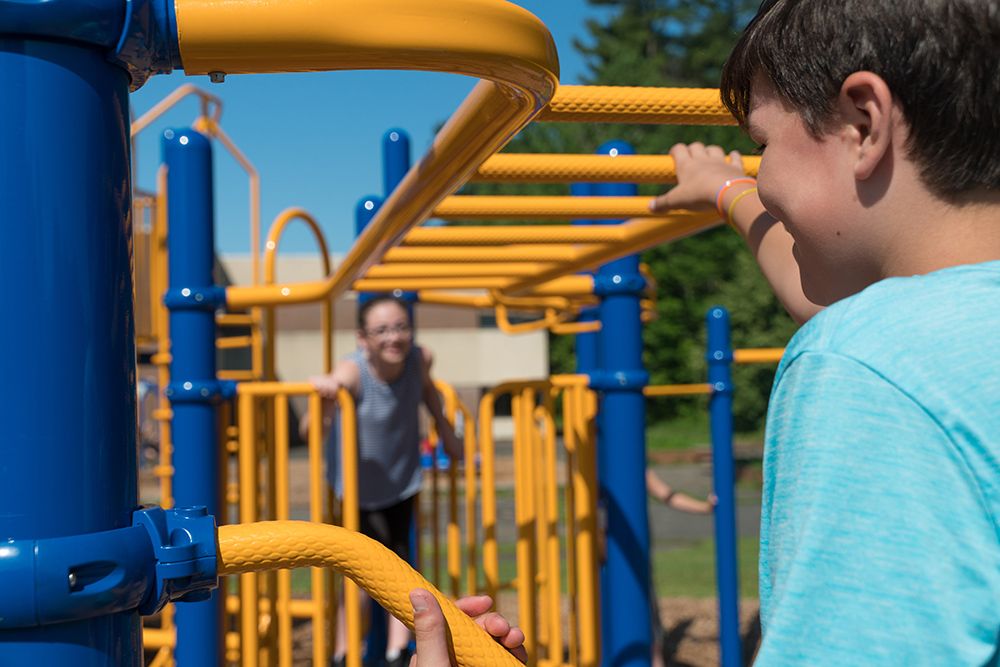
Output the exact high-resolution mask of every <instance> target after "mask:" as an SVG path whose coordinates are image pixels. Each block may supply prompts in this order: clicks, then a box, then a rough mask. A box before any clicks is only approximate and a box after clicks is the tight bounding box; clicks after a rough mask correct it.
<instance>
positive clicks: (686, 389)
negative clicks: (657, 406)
mask: <svg viewBox="0 0 1000 667" xmlns="http://www.w3.org/2000/svg"><path fill="white" fill-rule="evenodd" d="M711 393H712V385H710V384H704V383H701V384H659V385H649V386H646V387H643V388H642V395H643V396H648V397H654V396H696V395H699V394H711Z"/></svg>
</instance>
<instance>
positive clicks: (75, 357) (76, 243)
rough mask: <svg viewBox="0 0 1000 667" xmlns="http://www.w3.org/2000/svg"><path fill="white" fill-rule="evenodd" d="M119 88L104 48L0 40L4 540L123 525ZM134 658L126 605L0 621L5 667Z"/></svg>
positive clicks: (127, 362) (132, 380)
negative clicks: (5, 624)
mask: <svg viewBox="0 0 1000 667" xmlns="http://www.w3.org/2000/svg"><path fill="white" fill-rule="evenodd" d="M0 5H4V3H2V2H0ZM16 9H17V7H12V6H11V5H9V4H7V5H4V6H0V16H3V15H4V12H14V13H16ZM0 22H2V21H0ZM14 25H17V23H16V21H15V22H14ZM128 85H129V77H128V74H127V73H126V72H125V70H124V69H121V68H119V67H117V66H115V65H112V64H110V63H109V62H108V59H107V57H106V52H105V51H104V50H103V49H98V48H95V47H90V46H85V45H83V43H82V42H79V41H78V42H75V43H74V42H70V41H68V40H53V41H45V40H44V39H36V38H17V37H12V36H4V37H0V90H2V91H3V102H2V103H0V238H2V242H0V286H2V289H0V311H2V312H3V313H4V324H3V326H0V350H2V351H3V354H0V377H2V378H3V382H4V390H3V391H2V400H0V443H2V449H3V454H2V460H3V463H2V465H0V540H4V541H6V540H8V539H38V538H52V537H62V536H71V535H79V534H84V533H95V532H99V531H106V530H111V529H115V528H124V527H127V526H129V525H130V523H131V514H132V510H133V509H134V508H135V504H136V496H137V492H136V474H137V473H136V440H135V437H136V377H135V376H136V370H135V363H136V362H135V344H134V334H135V329H134V321H133V313H132V271H131V247H132V228H131V220H130V216H129V206H130V194H131V184H130V181H129V168H128V159H129V148H128V146H129V144H128V141H129V139H128V135H129V120H128V119H129V116H128ZM3 594H4V593H2V592H0V595H3ZM7 594H11V591H7ZM25 606H28V605H27V601H26V604H25ZM141 660H142V651H141V649H140V629H139V615H138V613H136V612H135V611H131V612H123V613H117V614H111V615H105V616H99V617H96V618H91V619H86V620H81V621H73V622H67V623H59V624H55V625H43V626H39V627H33V628H19V629H9V630H0V664H2V665H27V664H32V665H86V666H91V665H94V666H96V665H139V664H141Z"/></svg>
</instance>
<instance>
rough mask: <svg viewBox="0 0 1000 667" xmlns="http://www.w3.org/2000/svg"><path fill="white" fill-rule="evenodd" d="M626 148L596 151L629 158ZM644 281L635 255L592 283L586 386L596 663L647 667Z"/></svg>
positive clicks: (626, 190)
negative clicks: (593, 423)
mask: <svg viewBox="0 0 1000 667" xmlns="http://www.w3.org/2000/svg"><path fill="white" fill-rule="evenodd" d="M633 152H634V151H633V150H632V147H631V146H630V145H629V144H627V143H624V142H609V143H607V144H605V145H603V146H601V148H600V149H598V153H601V154H610V155H630V154H632V153H633ZM592 192H593V194H594V195H597V196H634V195H636V194H637V187H636V186H635V185H631V184H624V183H600V184H595V185H594V186H593V191H592ZM645 282H646V281H645V279H644V278H643V277H642V275H641V274H640V273H639V257H638V255H631V256H629V257H624V258H622V259H619V260H615V261H613V262H610V263H608V264H605V265H604V266H602V267H601V268H600V269H599V270H598V272H597V275H596V276H595V277H594V292H595V293H596V294H599V295H600V296H601V305H600V307H599V312H600V318H601V331H600V352H599V357H600V364H601V368H600V370H599V371H597V372H596V373H592V374H591V386H592V387H594V388H596V389H600V390H601V391H602V392H603V397H602V401H601V410H600V416H599V420H598V442H599V445H598V450H597V452H598V453H597V460H598V478H599V484H600V502H601V507H602V510H603V512H604V515H605V517H606V522H607V528H606V545H607V558H606V560H605V562H604V564H603V567H602V568H601V626H602V633H603V636H602V641H601V646H602V656H601V660H602V664H603V665H605V667H626V666H636V667H638V666H644V667H646V666H648V665H649V664H650V656H651V654H652V653H651V651H652V621H651V617H650V604H651V601H650V564H649V520H648V511H647V505H646V483H645V480H646V399H645V397H644V396H643V393H642V390H643V387H645V386H646V384H647V383H648V380H649V374H648V373H647V372H646V370H645V369H644V368H643V365H642V323H641V319H640V315H641V306H640V298H641V295H642V291H643V289H644V287H645Z"/></svg>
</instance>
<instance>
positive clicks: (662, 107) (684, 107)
mask: <svg viewBox="0 0 1000 667" xmlns="http://www.w3.org/2000/svg"><path fill="white" fill-rule="evenodd" d="M536 120H540V121H558V122H573V123H645V124H662V125H735V124H736V120H735V119H734V118H733V117H732V115H731V114H730V113H729V111H728V110H727V109H726V108H725V107H724V106H722V100H721V99H720V97H719V91H718V89H716V88H641V87H633V86H560V88H559V92H558V93H556V95H555V97H553V98H552V101H551V102H549V106H548V107H546V108H545V110H544V111H542V113H540V114H539V115H538V118H537V119H536Z"/></svg>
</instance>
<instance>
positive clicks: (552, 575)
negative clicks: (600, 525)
mask: <svg viewBox="0 0 1000 667" xmlns="http://www.w3.org/2000/svg"><path fill="white" fill-rule="evenodd" d="M552 410H553V405H552V392H547V393H546V395H545V402H544V405H543V409H542V410H541V415H540V416H541V419H542V428H543V429H544V430H543V431H542V438H541V442H540V444H541V446H542V461H543V467H542V471H540V474H539V477H540V478H542V479H541V489H542V491H543V493H544V494H545V497H544V509H545V518H544V521H545V556H544V557H545V558H546V560H547V562H548V576H547V584H548V594H549V595H548V601H547V603H546V604H547V607H548V609H546V613H547V614H548V617H549V646H548V657H549V659H550V660H553V661H556V662H558V663H561V662H562V655H563V636H562V577H561V567H560V566H561V564H562V561H561V559H560V557H559V555H560V552H559V476H558V471H557V469H556V447H557V446H558V443H557V441H556V422H555V418H554V417H553V416H552ZM542 472H544V475H543V474H541V473H542Z"/></svg>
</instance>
